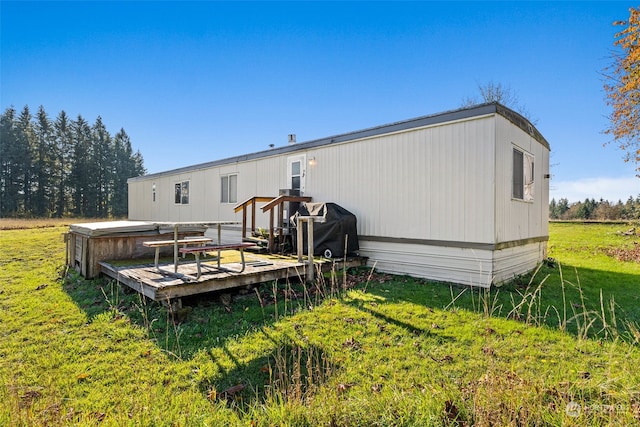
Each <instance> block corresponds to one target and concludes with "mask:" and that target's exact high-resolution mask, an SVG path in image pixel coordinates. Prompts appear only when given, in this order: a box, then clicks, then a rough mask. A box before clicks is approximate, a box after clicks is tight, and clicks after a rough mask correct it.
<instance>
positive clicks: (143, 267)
mask: <svg viewBox="0 0 640 427" xmlns="http://www.w3.org/2000/svg"><path fill="white" fill-rule="evenodd" d="M364 262H365V260H364V259H363V258H351V259H348V260H347V263H346V268H349V267H355V266H360V265H364ZM315 265H316V268H318V266H320V268H322V270H323V271H330V270H331V269H332V268H336V269H342V268H344V267H345V265H344V261H343V260H340V261H336V262H335V264H334V263H333V262H331V261H329V262H327V261H324V262H319V263H316V264H315ZM201 266H202V275H201V277H200V279H197V278H196V275H197V266H196V263H195V262H191V261H187V262H181V263H180V265H179V270H178V273H174V272H173V264H160V268H159V269H156V268H155V267H154V265H153V264H140V265H127V266H117V265H113V264H110V263H109V262H107V261H103V262H100V268H101V271H102V273H103V274H105V275H107V276H109V277H111V278H113V279H115V280H117V281H118V282H119V283H121V284H124V285H126V286H128V287H130V288H131V289H133V290H135V291H136V292H139V293H141V294H143V295H144V296H146V297H148V298H150V299H152V300H154V301H171V300H175V299H179V298H182V297H186V296H191V295H198V294H202V293H206V292H213V291H220V290H225V289H233V288H241V287H246V286H249V285H256V284H259V283H265V282H271V281H275V280H281V279H286V278H296V279H303V278H305V277H306V268H307V267H306V263H300V262H297V260H296V258H282V259H278V258H272V257H269V258H267V257H265V258H262V257H261V258H258V259H254V260H250V261H249V260H248V261H247V265H246V268H245V270H244V271H243V272H242V273H234V272H227V271H224V270H218V269H217V268H216V267H215V266H214V265H213V264H209V262H202V263H201ZM224 266H228V267H229V268H239V266H240V263H225V264H224Z"/></svg>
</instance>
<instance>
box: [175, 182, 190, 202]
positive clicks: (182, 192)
mask: <svg viewBox="0 0 640 427" xmlns="http://www.w3.org/2000/svg"><path fill="white" fill-rule="evenodd" d="M174 202H175V204H176V205H188V204H189V181H182V182H176V185H175V199H174Z"/></svg>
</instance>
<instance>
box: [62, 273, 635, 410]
mask: <svg viewBox="0 0 640 427" xmlns="http://www.w3.org/2000/svg"><path fill="white" fill-rule="evenodd" d="M76 279H77V280H68V281H67V283H66V284H65V290H66V292H67V293H68V294H69V295H70V296H71V298H72V299H73V300H74V301H75V302H76V304H77V305H78V306H79V307H80V308H81V309H82V310H84V311H85V312H86V314H87V316H88V317H89V319H92V318H94V317H95V316H98V315H100V314H101V313H105V312H114V313H120V314H123V315H126V316H128V317H129V318H130V319H131V321H132V322H133V323H134V324H136V325H137V326H139V327H141V328H144V329H145V330H146V331H147V333H148V336H149V338H150V339H152V340H153V341H155V343H156V344H157V345H158V347H159V348H161V349H162V350H164V351H166V352H167V353H169V354H173V355H175V356H176V357H177V358H178V359H180V360H185V359H191V358H193V357H194V356H195V355H196V354H198V353H200V352H204V354H206V355H207V356H208V357H209V359H210V360H211V362H212V363H213V365H215V366H216V367H217V369H215V373H213V374H212V375H211V376H208V377H206V378H204V379H201V380H200V381H199V388H200V390H201V392H202V393H203V394H206V395H207V396H208V397H209V398H210V399H214V400H215V399H225V400H226V401H228V402H230V404H232V405H239V406H238V407H241V408H243V407H245V406H243V405H246V404H252V403H256V402H257V403H260V402H263V401H264V400H265V399H269V398H271V397H273V396H274V395H273V394H269V393H270V392H271V391H276V390H277V392H278V395H279V396H280V398H282V396H285V397H286V398H287V399H295V400H298V401H303V400H304V399H305V398H306V397H308V396H309V395H310V394H311V393H313V391H314V390H315V389H316V388H317V387H319V386H321V385H322V384H323V383H325V382H326V381H327V380H328V379H329V378H330V377H331V375H333V374H335V373H336V372H338V371H339V367H338V366H336V365H334V364H332V363H331V362H330V360H329V358H328V357H327V355H326V353H325V352H326V349H324V348H322V347H320V346H309V345H301V344H297V343H296V342H295V341H294V340H293V339H292V338H290V337H287V336H286V335H279V337H278V338H277V339H276V338H274V337H272V336H270V335H269V334H268V332H267V331H268V330H269V329H270V328H271V327H272V326H273V325H274V324H275V323H276V322H278V321H279V320H280V319H282V318H283V317H285V316H289V315H292V314H294V313H296V312H299V311H301V310H306V309H307V308H308V307H309V306H310V305H312V306H313V305H319V304H321V303H322V299H323V298H324V297H327V296H332V297H333V296H335V295H329V294H327V293H323V292H322V291H320V292H318V293H317V294H316V295H314V296H313V297H311V296H309V291H310V289H309V288H307V287H304V286H303V285H301V284H299V283H291V282H286V283H268V284H263V285H260V286H259V287H257V288H255V289H253V290H251V291H248V292H245V293H244V294H240V293H238V292H235V293H233V294H231V293H214V294H203V295H201V296H198V297H197V298H186V299H184V301H183V304H184V307H183V308H182V309H181V311H180V310H179V311H177V312H168V311H167V309H166V308H165V307H163V306H162V305H161V304H159V303H155V302H152V301H149V300H147V299H145V298H143V297H141V296H140V295H139V294H137V293H135V292H133V291H131V292H128V291H126V289H128V288H126V287H125V286H122V287H121V286H120V285H118V284H117V283H115V282H114V281H109V280H105V279H97V280H90V281H84V280H82V279H79V278H76ZM345 283H350V284H351V285H350V286H348V287H347V289H352V288H355V289H360V290H361V291H362V292H365V293H366V294H369V295H370V296H374V297H376V303H377V304H378V308H371V307H370V306H367V305H365V304H362V302H361V301H358V300H357V298H356V299H348V298H347V299H344V300H343V301H347V304H348V305H350V306H354V308H356V309H358V310H360V311H362V312H364V313H366V314H367V315H368V316H371V318H372V319H376V320H377V321H379V322H381V324H385V325H387V324H388V325H393V326H396V327H400V328H402V329H404V330H406V331H407V333H408V334H427V335H428V334H431V332H430V331H429V330H428V328H427V329H425V328H420V327H417V326H415V325H412V324H411V323H408V322H407V321H405V320H404V319H400V318H393V317H390V316H389V315H387V314H386V312H385V310H382V306H383V305H385V304H396V303H403V302H407V303H411V304H414V305H418V306H423V307H426V308H429V309H431V310H445V311H447V310H459V309H463V310H469V311H472V312H476V313H479V314H481V315H486V316H492V317H502V318H507V319H514V320H518V321H521V322H522V323H523V324H525V323H526V324H530V325H534V326H547V327H551V328H560V329H563V330H566V331H567V332H569V333H571V334H573V335H575V336H581V337H584V338H598V339H599V338H611V337H613V336H614V335H616V334H617V335H619V336H624V335H625V334H627V335H628V334H629V333H630V331H629V327H628V324H629V323H631V324H635V325H637V324H638V323H639V322H640V304H639V303H640V293H639V292H638V286H640V277H639V276H638V275H634V274H625V273H616V272H609V271H599V270H590V269H585V268H579V269H576V268H573V267H571V266H561V267H560V266H545V267H542V268H541V269H540V270H538V271H537V272H536V274H535V275H534V276H524V277H518V278H516V279H515V280H514V281H513V282H511V283H509V284H506V285H504V286H502V287H500V288H492V289H491V290H490V291H485V290H478V289H477V288H476V289H472V288H468V287H461V286H455V285H449V284H444V283H434V282H430V281H427V280H420V279H415V278H411V277H406V276H391V275H386V274H377V273H373V272H372V271H371V269H366V268H360V269H354V270H353V271H351V272H350V273H349V277H348V278H347V280H346V281H345ZM343 292H344V290H343ZM343 295H344V293H343ZM601 295H602V296H601ZM585 316H586V317H585ZM605 325H606V328H605ZM256 332H257V333H259V334H263V335H265V337H266V338H267V339H268V340H270V341H271V344H270V345H269V346H268V348H269V350H266V351H267V352H266V353H264V350H263V352H257V353H256V354H255V355H254V356H251V357H248V358H246V357H245V358H244V359H240V358H238V357H237V355H236V354H234V351H232V350H231V349H230V348H231V347H232V341H234V340H238V339H240V338H242V337H244V336H246V335H249V334H251V333H256ZM274 398H275V397H274Z"/></svg>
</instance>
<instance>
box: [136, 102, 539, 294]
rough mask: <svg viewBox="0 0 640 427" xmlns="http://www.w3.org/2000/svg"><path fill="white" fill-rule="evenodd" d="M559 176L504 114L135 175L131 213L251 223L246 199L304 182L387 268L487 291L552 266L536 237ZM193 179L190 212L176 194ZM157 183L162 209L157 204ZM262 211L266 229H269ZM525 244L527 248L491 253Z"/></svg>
mask: <svg viewBox="0 0 640 427" xmlns="http://www.w3.org/2000/svg"><path fill="white" fill-rule="evenodd" d="M514 148H515V149H517V150H518V151H519V152H520V155H519V156H518V158H519V159H521V161H520V162H519V165H520V166H519V169H518V172H517V173H518V175H519V176H521V180H520V181H519V183H518V187H521V192H518V193H517V194H515V196H518V197H514V185H513V184H514V179H513V178H514V168H513V165H514ZM292 150H295V151H292ZM307 159H313V163H307ZM534 160H535V161H534ZM296 162H299V163H296ZM294 163H296V164H295V165H294ZM548 173H549V149H548V148H547V147H546V146H545V145H544V144H542V143H540V142H539V141H538V140H536V138H535V137H534V136H533V135H532V134H531V133H530V132H527V131H526V130H523V129H522V128H520V127H518V126H516V125H514V123H513V122H511V121H510V120H509V119H508V118H505V117H504V116H502V115H500V114H483V115H477V116H473V117H470V118H464V119H459V120H453V121H449V122H439V123H437V124H433V125H428V126H424V127H414V128H408V129H402V130H399V131H389V132H388V133H384V134H372V135H370V136H365V137H362V138H360V139H355V138H354V139H349V140H345V142H340V143H326V144H318V145H313V144H308V145H307V144H305V143H302V144H298V145H297V146H294V148H290V149H288V148H285V149H283V151H278V152H273V153H271V152H265V153H264V155H263V156H262V157H258V158H252V159H250V160H244V159H243V158H234V159H233V161H229V162H225V163H216V164H215V165H211V166H207V167H200V166H197V167H193V168H191V169H187V170H176V171H175V172H171V171H169V172H167V173H164V174H158V175H156V176H153V177H150V178H144V177H139V178H135V179H132V180H130V181H129V201H130V205H129V207H130V210H129V218H130V219H138V220H156V221H163V220H164V221H190V220H240V219H241V214H240V213H236V212H234V207H235V206H236V205H237V203H239V202H242V201H244V200H247V199H248V198H250V197H253V196H265V197H277V196H278V191H279V189H283V188H292V187H296V186H298V180H297V179H298V178H299V180H300V184H299V185H300V188H301V189H302V190H303V191H304V194H305V195H308V196H311V197H313V201H314V202H335V203H337V204H339V205H341V206H343V207H344V208H346V209H348V210H349V211H351V212H352V213H353V214H354V215H355V216H356V218H357V224H358V234H359V235H360V236H361V240H360V242H361V244H360V247H361V251H360V253H361V254H362V255H364V256H368V257H369V259H370V263H371V265H373V264H374V263H377V264H376V268H378V269H380V270H381V271H389V272H397V273H401V274H411V275H415V276H420V277H428V278H432V279H433V278H435V279H438V280H443V281H454V282H458V283H468V284H476V285H480V286H486V285H488V284H489V283H491V282H492V281H494V280H498V281H500V280H501V279H504V278H508V277H512V276H513V275H514V274H520V273H524V272H525V271H526V270H527V269H530V268H531V266H532V265H535V263H536V262H539V261H540V260H541V255H540V254H542V253H544V250H545V248H546V242H544V241H538V240H536V238H540V237H545V236H548V222H547V213H548V203H549V200H548V199H549V196H548V191H549V190H548V185H549V180H548V179H545V178H544V177H545V176H546V175H547V174H548ZM239 175H242V177H243V179H242V180H238V179H237V177H238V176H239ZM232 177H233V178H232ZM184 181H189V182H190V185H189V187H190V188H189V191H190V200H189V202H190V204H189V205H188V206H181V205H177V204H174V203H172V202H173V200H171V199H167V198H168V197H172V190H171V188H172V187H173V185H174V184H175V183H176V182H179V183H181V182H184ZM153 183H155V184H156V186H157V203H152V202H151V198H150V197H149V194H150V193H151V191H152V185H153ZM143 195H144V196H145V197H143ZM525 200H526V201H527V203H522V201H525ZM181 201H182V199H181ZM259 206H260V205H259ZM259 206H258V209H257V210H256V216H257V221H256V225H257V226H259V227H268V220H269V215H268V214H265V213H263V212H262V210H261V209H260V208H259ZM519 241H522V242H523V243H522V244H523V245H524V246H518V247H517V248H516V247H511V246H506V247H508V249H501V250H497V249H493V250H492V249H491V248H492V247H493V248H495V247H502V246H499V244H500V243H502V242H519ZM526 242H537V243H526ZM525 243H526V244H525Z"/></svg>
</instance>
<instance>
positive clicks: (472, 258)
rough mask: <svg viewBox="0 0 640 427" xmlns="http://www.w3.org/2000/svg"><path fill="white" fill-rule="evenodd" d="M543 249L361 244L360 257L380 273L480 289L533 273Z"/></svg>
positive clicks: (531, 246) (539, 246) (540, 245)
mask: <svg viewBox="0 0 640 427" xmlns="http://www.w3.org/2000/svg"><path fill="white" fill-rule="evenodd" d="M546 248H547V242H546V241H542V242H535V243H529V244H526V245H522V246H516V247H509V248H506V249H501V250H486V249H471V248H457V247H446V246H429V245H419V244H407V243H393V242H377V241H370V240H366V241H361V242H360V254H361V255H363V256H366V257H368V258H369V261H368V265H369V266H371V267H374V266H375V268H376V269H377V270H379V271H382V272H387V273H393V274H406V275H409V276H413V277H422V278H425V279H430V280H436V281H441V282H450V283H457V284H463V285H468V286H477V287H483V288H488V287H490V286H491V284H493V283H501V282H504V281H508V280H511V279H513V278H514V277H515V276H517V275H520V274H525V273H528V272H530V271H531V270H533V269H535V268H536V266H537V265H538V264H539V263H540V262H542V260H543V259H544V257H545V256H546Z"/></svg>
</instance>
